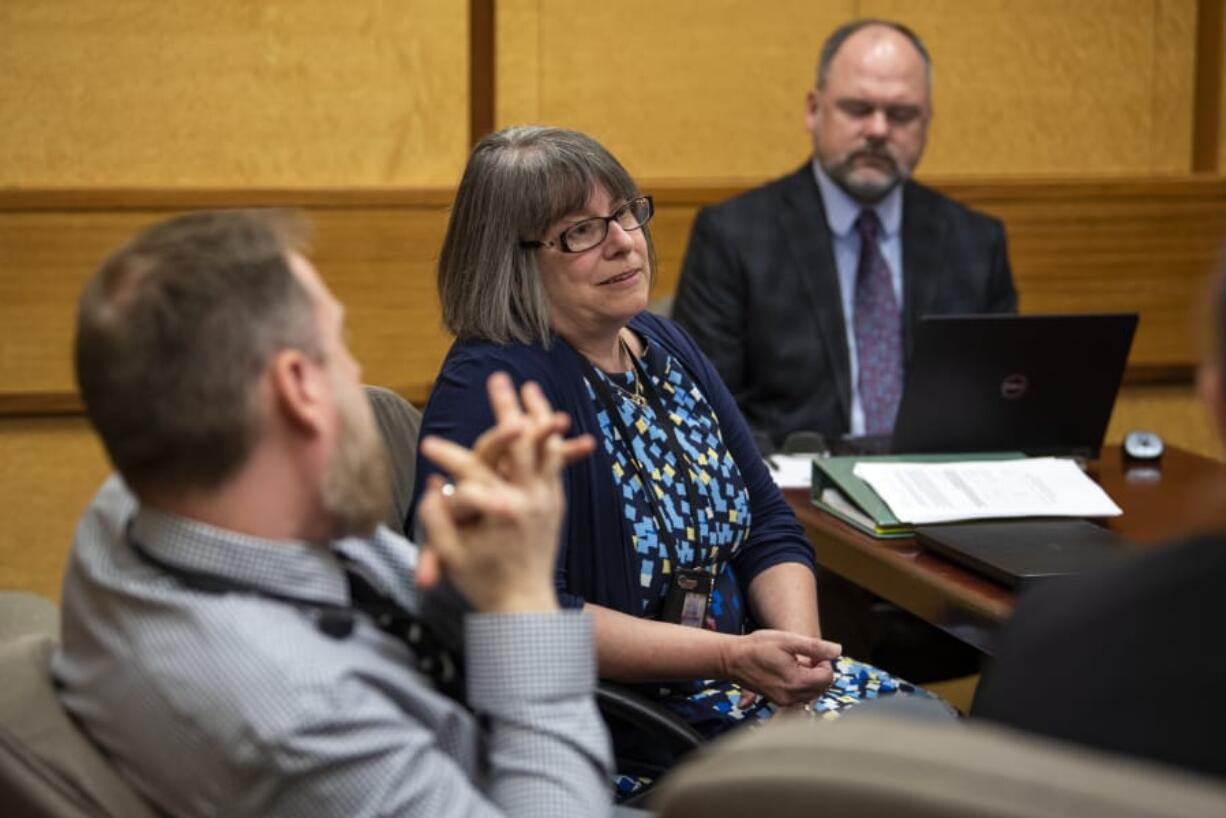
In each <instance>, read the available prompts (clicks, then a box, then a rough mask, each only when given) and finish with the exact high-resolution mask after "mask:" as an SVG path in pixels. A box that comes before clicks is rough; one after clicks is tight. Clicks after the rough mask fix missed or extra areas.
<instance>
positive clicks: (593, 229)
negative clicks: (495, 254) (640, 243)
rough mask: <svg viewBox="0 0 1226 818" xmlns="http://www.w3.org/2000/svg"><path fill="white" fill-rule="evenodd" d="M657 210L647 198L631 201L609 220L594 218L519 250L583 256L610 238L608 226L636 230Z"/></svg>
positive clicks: (526, 243)
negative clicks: (548, 249) (552, 249)
mask: <svg viewBox="0 0 1226 818" xmlns="http://www.w3.org/2000/svg"><path fill="white" fill-rule="evenodd" d="M655 212H656V206H655V204H654V203H653V202H652V201H651V197H650V196H640V197H638V198H637V199H631V200H630V201H628V202H626V203H625V204H624V205H622V206H621V207H619V208H617V210H614V211H613V212H612V213H611V214H610V215H608V216H596V217H594V218H591V219H584V220H583V221H581V222H576V223H575V224H572V225H571V226H570V227H568V228H566V229H565V230H563V231H562V232H561V233H559V234H558V239H557V241H556V242H553V241H521V242H520V243H519V246H520V247H553V246H554V245H555V244H556V245H557V246H558V249H559V250H561V251H562V252H563V253H582V252H583V251H584V250H591V249H592V248H593V247H595V246H596V245H598V244H600V243H601V242H602V241H604V240H605V237H606V236H608V235H609V222H617V223H618V224H619V225H620V226H621V229H622V230H638V229H639V228H641V227H642V226H643V225H645V224H647V222H649V221H651V217H652V216H653V215H655Z"/></svg>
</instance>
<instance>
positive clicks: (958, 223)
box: [903, 179, 1003, 231]
mask: <svg viewBox="0 0 1226 818" xmlns="http://www.w3.org/2000/svg"><path fill="white" fill-rule="evenodd" d="M910 209H916V210H923V211H926V212H928V213H932V214H935V215H937V216H938V217H939V218H941V219H943V220H945V221H946V222H949V223H952V224H953V225H954V226H955V227H958V228H961V229H970V230H981V231H984V230H991V231H996V230H1002V229H1003V223H1002V222H1001V220H1000V219H998V218H996V217H995V216H992V215H990V214H988V213H984V212H983V211H981V210H976V209H975V208H973V207H971V206H970V205H967V204H964V203H962V202H959V201H958V200H957V199H953V198H950V197H949V196H947V195H945V194H944V193H942V192H941V191H939V190H937V189H936V188H931V187H928V186H927V185H925V184H923V183H922V182H917V181H915V180H914V179H908V180H907V181H906V182H905V183H904V185H903V212H904V214H905V213H906V211H907V210H910ZM904 218H905V216H904Z"/></svg>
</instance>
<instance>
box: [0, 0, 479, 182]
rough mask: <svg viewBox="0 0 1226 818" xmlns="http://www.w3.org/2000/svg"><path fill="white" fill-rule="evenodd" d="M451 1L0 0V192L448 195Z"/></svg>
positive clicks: (463, 38) (461, 120) (453, 163)
mask: <svg viewBox="0 0 1226 818" xmlns="http://www.w3.org/2000/svg"><path fill="white" fill-rule="evenodd" d="M467 22H468V4H467V3H466V2H464V0H401V1H399V2H395V3H384V2H382V0H350V1H349V2H345V3H335V2H332V0H295V1H294V2H286V0H280V1H279V2H261V3H249V2H245V0H219V2H210V3H199V2H194V0H117V2H112V3H98V2H93V0H62V1H61V2H54V3H48V2H42V1H41V0H6V2H4V3H0V122H3V123H4V127H3V128H0V186H71V187H79V186H122V185H148V186H166V185H189V186H191V185H197V186H218V187H225V186H259V185H275V186H284V187H312V186H318V185H389V184H393V185H397V184H398V185H427V186H428V185H437V184H447V185H451V184H455V181H456V179H457V178H458V176H459V172H460V169H461V168H462V167H463V163H464V159H465V156H466V154H467V143H468V32H467Z"/></svg>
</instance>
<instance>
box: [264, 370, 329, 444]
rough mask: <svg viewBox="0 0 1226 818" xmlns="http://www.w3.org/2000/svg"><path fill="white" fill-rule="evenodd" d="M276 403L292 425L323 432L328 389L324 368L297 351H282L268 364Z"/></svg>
mask: <svg viewBox="0 0 1226 818" xmlns="http://www.w3.org/2000/svg"><path fill="white" fill-rule="evenodd" d="M269 370H270V373H269V380H270V382H271V385H272V391H273V400H274V401H275V404H276V406H277V407H278V409H279V410H280V411H282V412H284V413H285V416H286V417H287V418H288V419H289V420H290V422H292V423H294V424H296V425H298V426H300V427H302V428H303V429H307V430H311V431H316V432H318V431H320V430H322V429H323V428H324V419H325V415H324V411H325V409H326V408H327V405H328V389H327V384H326V383H325V380H326V375H325V373H324V371H323V368H322V367H320V366H319V364H317V363H316V362H315V361H313V360H311V358H310V357H308V356H307V355H306V354H304V353H303V352H302V351H301V350H298V349H283V350H281V351H280V352H277V353H276V354H275V355H273V358H272V363H271V364H269Z"/></svg>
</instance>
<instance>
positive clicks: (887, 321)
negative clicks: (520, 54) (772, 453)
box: [673, 19, 1017, 446]
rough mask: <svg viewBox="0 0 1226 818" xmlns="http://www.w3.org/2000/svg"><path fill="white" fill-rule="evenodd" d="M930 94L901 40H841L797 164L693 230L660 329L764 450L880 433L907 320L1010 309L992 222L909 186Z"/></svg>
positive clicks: (710, 213)
mask: <svg viewBox="0 0 1226 818" xmlns="http://www.w3.org/2000/svg"><path fill="white" fill-rule="evenodd" d="M931 86H932V65H931V60H930V58H929V56H928V51H927V49H926V48H925V47H924V44H923V42H922V41H921V40H920V39H919V37H918V36H917V35H916V34H915V33H914V32H912V31H911V30H910V29H908V28H907V27H905V26H903V25H901V24H899V23H895V22H891V21H886V20H873V19H866V20H856V21H853V22H851V23H848V24H846V25H844V26H842V27H840V28H839V29H837V30H836V31H835V32H834V33H833V34H831V35H830V37H829V38H828V39H827V41H826V43H825V44H824V45H823V47H822V51H821V57H820V60H819V63H818V70H817V83H816V86H815V87H814V88H813V90H810V91H809V92H808V94H807V95H806V99H805V124H806V126H807V128H808V130H809V131H810V133H811V134H812V137H813V157H812V160H811V161H810V162H806V163H805V164H804V165H803V166H802V167H801V168H800V169H798V170H797V171H795V172H794V173H792V174H790V175H788V176H785V177H783V178H782V179H778V180H775V181H773V182H770V183H768V184H766V185H764V186H762V187H759V188H756V189H754V190H751V191H749V192H747V193H744V194H742V195H740V196H737V197H735V198H733V199H731V200H729V201H727V202H723V203H721V204H718V205H715V206H712V207H708V208H705V209H704V210H702V211H701V212H700V213H699V214H698V217H697V219H696V220H695V222H694V228H693V232H692V234H691V236H690V242H689V248H688V250H687V253H686V258H685V263H684V266H683V269H682V274H681V280H680V283H679V285H678V289H677V294H676V298H675V301H674V304H673V317H674V318H675V319H676V320H677V321H678V322H679V323H680V324H681V325H682V326H683V327H685V328H686V329H687V330H688V331H689V332H690V333H691V334H692V335H693V336H694V338H695V340H696V341H697V342H698V344H699V346H700V347H702V349H703V350H704V351H705V352H706V353H707V355H708V356H710V358H711V360H712V361H713V362H714V364H715V367H716V369H717V370H718V371H719V373H720V375H721V376H722V377H723V379H724V381H725V382H726V383H727V385H728V388H729V389H730V390H731V391H732V394H733V395H734V396H735V398H736V400H737V403H738V404H739V405H740V407H741V411H742V412H743V413H744V414H745V417H746V419H747V420H748V421H749V423H750V425H751V426H752V427H753V428H754V429H755V431H758V432H761V433H763V434H765V435H766V436H768V437H769V438H770V440H771V442H772V443H773V445H776V446H777V445H779V444H781V443H782V442H783V440H784V439H785V438H786V437H787V436H788V435H789V434H791V433H793V432H818V433H820V434H822V435H824V436H825V437H826V438H828V439H830V438H835V437H838V436H841V435H846V434H852V435H883V434H888V433H889V432H890V431H891V430H892V429H893V424H894V417H895V414H896V412H897V409H898V400H899V397H900V395H901V392H902V379H903V373H904V370H905V366H906V360H907V357H908V354H909V352H910V349H909V347H910V342H909V339H910V335H911V330H912V328H913V327H914V325H915V323H916V321H918V320H919V319H920V318H921V317H922V316H925V315H931V314H938V313H945V314H950V313H985V312H1013V311H1015V310H1016V309H1017V294H1016V292H1015V290H1014V287H1013V279H1012V275H1011V273H1010V269H1009V260H1008V255H1007V252H1006V248H1005V232H1004V228H1003V226H1002V225H1001V223H1000V222H999V221H998V220H996V219H994V218H992V217H990V216H986V215H984V214H982V213H977V212H975V211H973V210H971V209H969V208H967V207H965V206H963V205H960V204H958V203H957V202H954V201H952V200H951V199H949V198H947V197H945V196H943V195H941V194H940V193H937V192H936V191H935V190H932V189H930V188H927V187H925V186H924V185H921V184H919V183H917V182H915V181H913V180H912V179H911V178H910V177H911V172H912V170H913V169H914V168H915V166H916V165H917V164H918V163H919V160H920V157H921V156H922V155H923V152H924V146H925V143H926V141H927V136H928V125H929V122H930V121H931V119H932V101H931V91H932V87H931Z"/></svg>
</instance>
